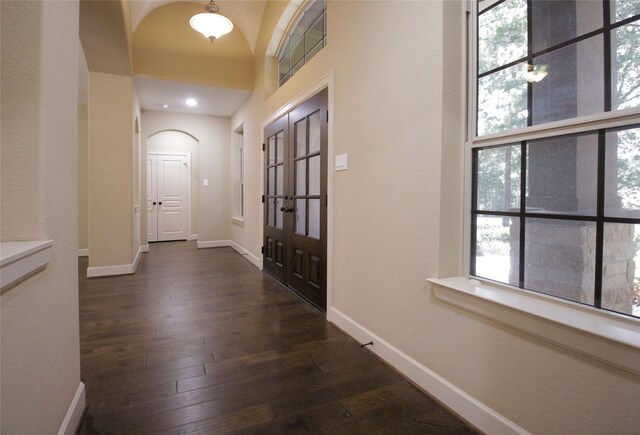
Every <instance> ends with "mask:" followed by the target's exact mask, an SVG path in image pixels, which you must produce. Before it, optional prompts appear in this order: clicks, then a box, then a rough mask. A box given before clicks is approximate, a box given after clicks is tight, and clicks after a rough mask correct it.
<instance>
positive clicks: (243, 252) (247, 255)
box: [196, 240, 262, 270]
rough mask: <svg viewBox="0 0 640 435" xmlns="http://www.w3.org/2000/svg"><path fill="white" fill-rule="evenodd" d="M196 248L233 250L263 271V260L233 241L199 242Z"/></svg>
mask: <svg viewBox="0 0 640 435" xmlns="http://www.w3.org/2000/svg"><path fill="white" fill-rule="evenodd" d="M196 246H197V247H198V249H205V248H226V247H230V248H233V249H234V250H235V251H236V252H237V253H238V254H240V255H242V256H243V257H244V258H246V259H247V261H248V262H249V263H251V264H253V265H254V266H255V267H257V268H258V269H260V270H262V260H261V259H260V258H258V257H256V256H255V255H253V254H252V253H251V252H249V251H247V250H246V249H245V248H243V247H242V246H240V245H239V244H237V243H236V242H234V241H233V240H211V241H209V242H201V241H199V240H198V242H197V243H196Z"/></svg>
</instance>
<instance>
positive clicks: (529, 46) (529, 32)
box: [521, 0, 533, 282]
mask: <svg viewBox="0 0 640 435" xmlns="http://www.w3.org/2000/svg"><path fill="white" fill-rule="evenodd" d="M527 68H533V0H527ZM532 125H533V83H532V82H527V126H528V127H531V126H532ZM521 278H522V276H521ZM523 282H524V281H523Z"/></svg>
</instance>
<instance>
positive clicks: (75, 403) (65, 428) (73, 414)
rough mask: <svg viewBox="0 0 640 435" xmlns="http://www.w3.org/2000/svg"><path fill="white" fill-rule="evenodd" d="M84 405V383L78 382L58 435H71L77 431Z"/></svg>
mask: <svg viewBox="0 0 640 435" xmlns="http://www.w3.org/2000/svg"><path fill="white" fill-rule="evenodd" d="M85 407H86V401H85V391H84V384H83V383H82V382H80V385H79V386H78V390H77V391H76V395H75V396H74V397H73V400H72V401H71V404H70V405H69V409H68V410H67V415H66V416H65V417H64V420H63V422H62V426H60V430H59V431H58V435H73V434H75V433H77V432H78V429H79V428H80V423H81V422H82V414H84V410H85Z"/></svg>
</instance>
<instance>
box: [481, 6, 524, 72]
mask: <svg viewBox="0 0 640 435" xmlns="http://www.w3.org/2000/svg"><path fill="white" fill-rule="evenodd" d="M493 4H495V2H493V1H490V0H484V1H481V2H480V4H479V8H480V12H479V13H480V16H479V17H478V72H479V73H483V72H485V71H489V70H492V69H494V68H497V67H499V66H502V65H505V64H507V63H509V62H513V61H514V60H517V59H520V58H523V57H525V56H526V55H527V1H526V0H507V1H505V2H504V3H502V4H499V5H498V6H495V7H493V8H491V9H487V10H486V12H484V11H483V9H484V8H485V7H489V6H492V5H493Z"/></svg>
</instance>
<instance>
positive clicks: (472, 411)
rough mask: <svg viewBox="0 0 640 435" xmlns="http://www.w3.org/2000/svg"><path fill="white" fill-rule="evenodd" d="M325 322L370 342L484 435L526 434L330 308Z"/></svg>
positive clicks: (399, 369)
mask: <svg viewBox="0 0 640 435" xmlns="http://www.w3.org/2000/svg"><path fill="white" fill-rule="evenodd" d="M327 315H328V317H327V319H328V320H329V321H330V322H332V323H334V324H335V325H336V326H337V327H338V328H340V329H342V330H343V331H344V332H346V333H347V334H349V335H350V336H352V337H353V338H354V339H356V340H357V341H358V342H360V343H367V342H369V341H373V346H369V347H367V349H369V350H371V351H372V352H374V353H375V354H376V355H378V356H379V357H380V358H382V359H383V360H385V361H386V362H387V363H389V364H390V365H391V366H393V367H395V369H396V370H398V371H399V372H400V373H402V374H403V375H405V376H406V377H407V378H409V379H410V380H411V381H412V382H414V383H415V384H416V385H418V386H419V387H420V388H422V389H423V390H425V391H426V392H427V393H429V394H430V395H432V396H433V397H435V398H436V399H437V400H439V401H440V402H441V403H442V404H444V405H445V406H446V407H448V408H450V409H451V410H452V411H453V412H455V413H456V414H458V415H459V416H460V417H462V418H463V419H465V420H466V421H468V422H469V423H470V424H472V425H473V426H475V427H476V428H478V429H480V430H481V431H482V432H484V433H488V434H505V435H506V434H528V432H527V431H525V430H524V429H522V428H521V427H520V426H517V425H516V424H514V423H513V422H511V421H510V420H508V419H506V418H505V417H503V416H502V415H500V414H498V413H497V412H495V411H494V410H493V409H491V408H489V407H488V406H486V405H485V404H483V403H482V402H480V401H478V400H477V399H475V398H474V397H472V396H470V395H469V394H467V393H465V392H464V391H462V390H461V389H460V388H458V387H456V386H455V385H453V384H452V383H450V382H449V381H447V380H446V379H444V378H442V377H441V376H439V375H438V374H437V373H435V372H433V371H431V370H429V369H428V368H427V367H425V366H424V365H422V364H420V363H419V362H418V361H416V360H415V359H413V358H411V357H410V356H409V355H407V354H405V353H404V352H402V351H401V350H399V349H398V348H396V347H395V346H393V345H391V344H390V343H388V342H386V341H385V340H383V339H382V338H380V337H378V336H377V335H376V334H374V333H373V332H371V331H369V330H368V329H367V328H365V327H364V326H362V325H360V324H359V323H357V322H356V321H354V320H353V319H351V318H350V317H348V316H346V315H345V314H344V313H342V312H341V311H340V310H337V309H336V308H330V309H329V311H328V313H327Z"/></svg>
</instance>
